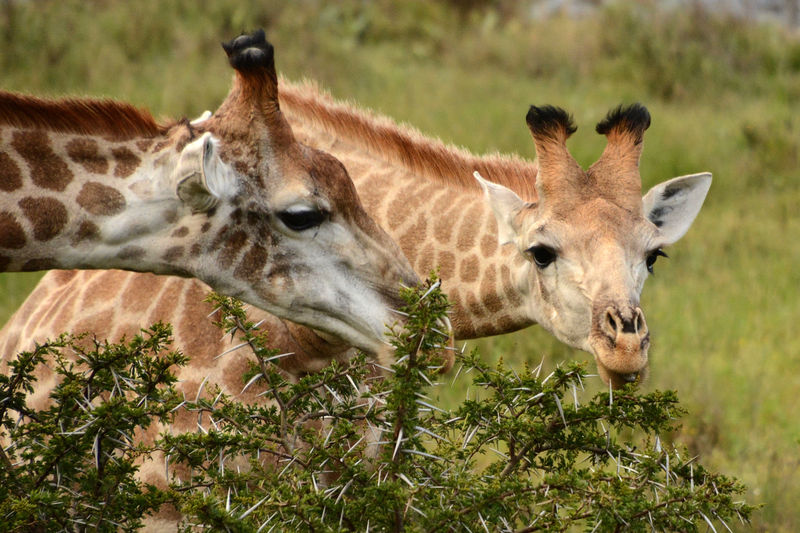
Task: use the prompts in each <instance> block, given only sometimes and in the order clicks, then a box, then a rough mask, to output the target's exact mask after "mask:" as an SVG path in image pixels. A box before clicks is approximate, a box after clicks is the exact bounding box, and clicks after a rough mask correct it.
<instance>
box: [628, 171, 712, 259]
mask: <svg viewBox="0 0 800 533" xmlns="http://www.w3.org/2000/svg"><path fill="white" fill-rule="evenodd" d="M709 187H711V174H710V173H708V172H703V173H701V174H691V175H689V176H680V177H678V178H673V179H671V180H667V181H665V182H663V183H659V184H658V185H656V186H655V187H653V188H652V189H650V190H649V191H648V192H647V194H645V195H644V198H642V206H643V209H644V216H646V217H647V219H648V220H650V222H652V223H653V224H655V225H656V226H657V227H658V229H659V232H660V233H661V238H662V240H663V245H667V244H672V243H674V242H675V241H677V240H678V239H680V238H681V237H683V236H684V234H685V233H686V232H687V231H688V230H689V226H691V225H692V222H694V219H695V217H696V216H697V213H699V212H700V208H701V207H702V206H703V201H704V200H705V199H706V194H708V189H709Z"/></svg>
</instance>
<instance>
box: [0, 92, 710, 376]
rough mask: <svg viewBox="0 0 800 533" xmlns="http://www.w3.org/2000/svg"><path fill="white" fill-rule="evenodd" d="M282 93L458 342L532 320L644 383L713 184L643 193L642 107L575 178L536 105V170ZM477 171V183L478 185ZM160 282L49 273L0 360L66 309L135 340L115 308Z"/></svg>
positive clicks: (544, 110) (531, 121) (300, 132)
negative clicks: (666, 305)
mask: <svg viewBox="0 0 800 533" xmlns="http://www.w3.org/2000/svg"><path fill="white" fill-rule="evenodd" d="M280 86H281V95H280V98H281V106H282V109H283V111H284V113H285V114H286V116H287V119H288V120H289V123H290V124H291V125H292V127H293V129H294V131H295V134H296V135H297V136H298V138H300V139H302V140H303V142H306V143H308V144H309V145H312V146H315V147H317V148H319V149H323V150H326V151H328V152H330V153H332V154H334V155H335V156H336V157H337V158H339V159H340V160H341V161H342V162H343V163H344V164H345V165H346V166H347V168H348V170H349V172H350V174H351V176H352V177H353V181H354V183H355V186H356V189H357V190H358V193H359V196H360V197H361V199H362V201H363V202H364V206H365V208H366V209H367V211H368V212H369V213H370V215H371V216H372V217H373V218H374V219H375V220H376V221H377V222H378V223H379V224H380V225H381V226H383V227H384V228H385V229H386V231H387V232H388V233H389V234H390V235H391V236H392V237H393V238H394V239H395V240H396V241H397V243H398V244H399V245H400V248H401V249H402V251H403V253H405V255H406V256H407V257H408V258H409V261H410V262H411V264H412V266H413V267H414V269H415V270H416V271H417V273H419V274H420V275H426V274H427V273H428V272H430V270H431V269H432V268H434V267H435V266H438V267H439V269H440V270H439V273H440V276H441V278H442V279H443V281H444V283H443V287H444V289H445V292H446V293H447V295H448V297H449V299H450V301H451V303H452V309H451V313H450V319H451V322H452V327H453V330H452V331H453V334H454V336H455V337H456V338H458V339H470V338H475V337H482V336H488V335H496V334H501V333H507V332H511V331H515V330H518V329H521V328H524V327H527V326H529V325H531V324H534V323H538V324H540V325H542V326H543V327H544V328H546V329H547V330H548V331H550V332H551V333H553V334H554V335H555V336H556V337H557V338H558V339H559V340H561V341H562V342H564V343H566V344H568V345H570V346H572V347H575V348H578V349H582V350H585V351H587V352H589V353H592V354H593V355H594V357H595V360H596V363H597V367H598V370H599V373H600V375H601V377H602V378H603V379H604V380H605V381H606V382H610V383H611V384H612V385H613V386H620V385H622V384H624V383H627V382H629V381H632V380H635V379H637V376H639V375H640V374H644V373H645V372H646V370H647V364H648V349H649V344H650V335H649V332H648V329H647V324H646V321H645V317H644V313H643V311H642V309H641V308H640V306H639V295H640V293H641V291H642V287H643V283H644V280H645V279H646V277H647V275H648V274H649V273H650V272H652V270H653V266H654V263H655V261H656V260H657V259H658V257H660V256H663V255H665V254H664V253H663V251H662V248H663V247H666V246H667V245H669V244H672V243H674V242H675V241H677V240H678V239H679V238H680V237H681V236H683V235H684V234H685V233H686V231H687V230H688V229H689V227H690V225H691V223H692V222H693V220H694V218H695V217H696V215H697V214H698V212H699V210H700V208H701V206H702V204H703V201H704V199H705V196H706V194H707V192H708V189H709V187H710V183H711V175H710V174H709V173H700V174H693V175H687V176H681V177H678V178H674V179H671V180H668V181H666V182H663V183H661V184H659V185H656V186H655V187H653V188H652V189H651V190H650V191H649V192H648V193H647V194H645V195H644V197H642V196H641V179H640V177H639V171H638V162H639V157H640V154H641V149H642V142H643V135H644V131H645V130H646V129H647V128H648V127H649V124H650V115H649V113H648V111H647V110H646V108H644V107H643V106H641V105H638V104H637V105H633V106H627V107H622V106H620V107H618V108H616V109H614V110H612V111H611V112H609V113H608V115H607V117H606V118H605V119H604V120H603V121H602V122H600V123H599V124H598V126H597V131H598V132H599V133H601V134H604V135H605V136H606V137H607V146H606V148H605V150H604V151H603V154H602V155H601V157H600V158H599V159H598V161H597V162H596V163H595V164H594V165H592V166H591V167H589V169H588V170H587V171H584V170H582V169H581V168H580V166H579V165H578V164H577V162H575V160H574V159H573V158H572V156H571V155H570V154H569V151H568V149H567V147H566V141H567V139H568V137H569V136H570V135H571V134H572V133H573V132H574V131H575V126H574V124H573V122H572V119H571V117H570V116H569V114H568V113H566V112H565V111H563V110H561V109H558V108H553V107H549V106H544V107H535V106H533V107H531V109H530V111H529V113H528V114H527V116H526V122H527V125H528V128H529V129H530V132H531V134H532V137H533V140H534V145H535V148H536V152H537V155H538V161H537V163H532V162H529V161H525V160H523V159H520V158H518V157H512V156H502V155H489V156H484V157H478V156H475V155H473V154H471V153H469V152H467V151H465V150H462V149H458V148H454V147H451V146H446V145H444V144H443V143H441V142H440V141H437V140H433V139H430V138H427V137H425V136H423V135H422V134H421V133H419V132H418V131H416V130H413V129H412V128H410V127H407V126H400V125H397V124H395V123H394V122H392V121H391V120H390V119H388V118H386V117H382V116H378V115H376V114H374V113H371V112H369V111H365V110H362V109H358V108H356V107H354V106H353V105H351V104H347V103H342V102H338V101H336V100H334V99H333V98H332V97H331V96H330V95H328V94H327V93H324V92H323V91H321V90H320V89H319V88H318V87H317V86H316V85H314V84H313V83H310V82H306V83H302V84H293V83H290V82H288V81H286V80H281V82H280ZM473 172H477V173H478V176H483V178H479V179H478V180H475V179H473V178H472V177H471V175H472V173H473ZM484 178H485V179H484ZM488 180H492V181H488ZM101 280H103V281H102V283H103V285H105V286H112V287H118V288H120V290H118V291H113V292H112V294H108V293H104V294H102V295H98V296H94V295H93V294H94V292H93V291H87V290H84V289H85V288H86V287H88V286H90V285H94V284H96V283H100V282H101ZM161 283H166V282H161V281H157V278H156V277H154V276H141V275H138V274H132V273H122V272H91V273H80V274H71V275H66V274H56V273H52V274H48V275H47V276H45V278H44V279H43V280H42V282H41V284H40V285H39V287H38V288H37V289H36V290H35V291H34V292H33V293H32V295H31V296H30V298H29V300H28V301H27V302H26V303H25V304H24V306H23V307H22V309H21V310H20V311H19V312H18V313H17V314H16V315H15V317H14V318H12V320H11V321H10V322H9V323H8V324H7V325H6V326H5V328H4V330H3V331H2V332H0V339H2V342H3V343H4V345H2V346H0V350H1V351H0V353H4V354H12V353H14V351H15V350H20V349H22V348H24V345H25V342H31V340H32V339H35V338H38V339H42V338H46V337H47V336H52V335H55V334H57V333H59V332H61V331H64V330H70V329H74V328H76V327H77V330H82V329H84V328H83V327H81V326H84V325H85V324H86V323H85V322H81V321H82V320H85V319H86V318H87V316H88V314H89V313H88V312H81V313H78V314H75V315H73V314H72V313H74V311H69V312H62V311H60V310H61V309H66V308H69V309H89V308H91V309H93V311H92V313H94V316H113V317H114V319H113V320H110V321H105V322H103V323H102V324H99V328H97V327H95V328H93V329H91V330H92V331H94V332H96V333H98V334H100V335H102V336H108V337H109V338H114V337H115V336H117V335H119V334H121V333H122V332H128V333H130V332H132V331H136V329H137V328H138V327H141V326H143V325H145V324H146V323H145V322H142V318H143V316H144V315H139V318H138V319H137V318H136V316H137V309H138V307H137V306H136V305H135V304H133V303H127V301H126V298H122V297H121V296H122V295H123V291H122V288H123V287H124V288H125V291H126V292H128V293H134V292H135V293H139V292H146V293H149V294H157V293H158V290H159V289H158V287H160V284H161ZM180 284H181V286H182V288H183V289H182V292H181V294H184V295H187V294H189V293H190V292H194V293H196V294H200V293H202V292H203V289H201V288H200V287H201V286H200V284H199V283H198V282H196V281H191V280H182V281H180ZM173 290H176V291H177V290H178V289H177V288H175V289H173ZM170 294H173V293H170ZM171 298H172V297H171ZM172 299H173V300H174V298H172ZM180 302H181V303H180V305H179V306H177V307H175V306H172V307H170V312H169V314H168V315H166V314H165V315H158V314H150V315H147V316H148V317H149V318H150V319H154V318H156V317H157V316H163V317H164V318H165V319H168V320H170V321H171V322H172V323H173V324H176V330H175V333H176V337H177V338H178V340H179V346H180V345H181V344H180V339H183V338H186V339H188V338H190V337H191V335H190V332H189V331H188V330H187V331H186V332H184V331H183V328H184V327H186V328H188V327H189V325H192V327H194V328H197V327H198V325H199V324H203V323H207V322H208V321H207V319H206V318H205V317H206V316H207V315H208V314H209V313H210V312H211V311H212V310H211V309H209V308H208V306H207V305H205V304H203V303H202V302H201V301H199V299H197V298H190V297H185V296H183V297H181V300H180ZM87 306H91V307H87ZM127 309H130V310H131V311H133V312H131V313H129V312H127ZM252 311H253V313H254V317H256V318H257V319H258V320H266V321H267V322H265V324H266V327H268V329H270V330H271V331H274V332H275V334H274V337H276V339H277V340H276V344H277V345H278V346H282V345H281V343H283V342H289V344H287V345H286V349H285V351H295V350H297V349H298V348H302V346H300V345H303V344H305V345H308V346H309V347H310V350H311V351H313V352H314V357H312V358H313V359H315V360H316V361H318V362H319V364H324V360H325V352H324V350H323V351H322V352H320V350H319V349H318V348H319V346H322V347H323V348H326V347H325V346H324V345H322V344H321V343H320V340H314V333H313V332H308V331H304V330H302V329H300V328H297V327H294V326H291V325H286V324H281V322H280V321H279V320H278V319H275V318H274V317H273V318H269V317H268V316H267V315H266V313H263V312H261V311H259V310H257V309H253V310H252ZM70 317H73V318H70ZM181 324H185V326H181ZM92 325H94V324H92ZM126 328H127V329H126ZM290 338H291V339H292V340H291V341H287V339H290ZM197 344H198V343H195V344H193V345H192V346H191V349H192V354H193V356H194V357H204V358H209V359H210V358H212V357H213V356H215V355H217V354H219V353H222V352H224V351H225V350H226V349H228V348H230V346H225V345H223V344H221V343H220V342H210V343H209V344H207V345H201V346H198V345H197ZM328 348H329V347H328ZM198 349H199V350H200V351H199V352H198V351H196V350H198ZM282 349H283V347H282ZM340 349H344V348H343V347H342V346H341V345H340V346H338V347H337V348H336V350H335V351H336V354H337V356H338V354H339V352H338V351H337V350H340ZM320 354H321V357H319V355H320ZM286 364H291V362H290V361H287V362H286ZM304 364H307V362H306V363H304ZM300 366H302V365H300ZM295 370H297V371H302V370H301V369H300V368H295Z"/></svg>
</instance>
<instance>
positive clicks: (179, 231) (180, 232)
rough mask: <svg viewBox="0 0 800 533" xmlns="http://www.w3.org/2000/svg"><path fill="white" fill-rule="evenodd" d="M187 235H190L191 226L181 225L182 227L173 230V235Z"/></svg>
mask: <svg viewBox="0 0 800 533" xmlns="http://www.w3.org/2000/svg"><path fill="white" fill-rule="evenodd" d="M187 235H189V228H187V227H186V226H181V227H180V228H178V229H176V230H175V231H173V232H172V235H171V237H179V238H180V237H186V236H187Z"/></svg>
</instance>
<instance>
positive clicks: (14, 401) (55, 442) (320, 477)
mask: <svg viewBox="0 0 800 533" xmlns="http://www.w3.org/2000/svg"><path fill="white" fill-rule="evenodd" d="M213 298H214V301H215V302H216V303H217V304H218V305H219V307H220V309H221V311H222V312H221V316H222V320H221V323H220V325H221V327H222V328H224V329H225V330H226V331H227V332H229V333H234V332H238V333H240V334H242V335H243V336H244V339H245V342H246V343H247V344H248V345H249V347H250V349H251V350H252V353H253V354H254V356H255V357H254V358H253V359H254V361H255V362H254V363H253V365H252V371H251V373H250V375H248V376H243V382H242V384H243V387H250V386H260V387H261V388H262V389H263V390H264V391H265V396H266V397H267V398H268V399H269V401H268V402H264V403H260V404H256V405H245V404H242V403H239V402H236V401H234V400H232V399H231V398H230V397H228V396H227V395H225V394H222V393H221V392H220V391H219V389H216V388H215V387H214V386H212V385H210V384H206V387H205V392H204V393H203V394H202V395H201V394H198V396H199V398H198V399H197V401H188V400H186V399H185V398H182V397H181V395H179V394H178V393H177V392H176V390H175V388H174V381H175V379H174V376H173V374H171V373H170V371H169V369H170V367H172V366H173V365H184V364H191V363H190V360H189V358H187V357H184V356H183V355H181V354H179V353H175V352H166V351H165V350H166V347H167V345H168V343H169V336H170V330H169V328H168V327H166V326H163V325H156V326H153V327H152V328H151V329H149V330H147V331H145V332H143V334H142V335H141V336H138V337H136V338H135V339H134V340H133V341H131V342H129V343H123V344H119V345H112V344H106V343H100V342H96V343H95V349H93V350H82V349H80V348H79V347H78V346H77V345H76V343H75V338H73V337H70V336H62V337H61V338H60V339H58V340H57V341H56V342H52V343H48V344H45V345H42V346H40V347H38V348H37V349H36V350H34V351H33V352H30V353H24V354H21V355H20V356H19V358H18V359H17V360H16V361H14V362H13V363H11V366H10V373H9V374H8V375H4V376H0V423H2V432H3V435H2V437H3V442H4V448H3V452H2V454H0V460H2V468H0V529H2V530H4V531H35V530H39V531H55V530H105V531H115V530H119V529H125V530H132V529H135V528H136V527H137V526H138V525H139V524H140V519H141V517H142V516H143V515H145V514H146V513H148V512H149V511H153V510H155V509H157V508H158V507H159V506H160V505H162V504H163V503H165V502H170V503H172V504H173V505H175V506H176V507H177V508H178V509H179V510H180V511H181V512H182V513H183V515H184V517H185V519H184V523H183V526H184V527H185V528H186V529H187V530H190V529H195V528H198V527H199V526H205V527H206V528H210V529H211V530H214V531H217V530H219V531H288V530H292V531H339V530H357V531H365V530H370V531H400V530H405V531H431V532H433V531H446V530H453V531H481V530H485V531H495V530H501V531H536V530H543V531H564V530H566V529H570V528H574V527H580V528H585V529H586V530H587V531H618V530H622V529H624V530H626V531H628V530H631V531H651V530H659V531H660V530H665V531H666V530H676V531H696V530H698V529H701V528H705V527H706V526H711V527H712V528H713V527H714V526H713V525H712V524H714V523H716V524H719V523H723V524H725V522H726V521H730V520H742V521H747V520H748V517H749V515H750V514H751V512H752V510H753V509H752V507H750V506H748V505H747V504H745V503H743V502H739V501H736V498H737V497H738V496H737V495H739V494H741V493H742V492H743V490H744V487H743V486H742V485H741V484H739V483H738V482H737V481H736V480H734V479H731V478H729V477H726V476H724V475H721V474H717V473H714V472H709V471H708V470H706V469H705V468H703V467H702V466H701V465H700V464H698V462H697V461H696V458H692V457H687V455H686V452H685V451H680V450H678V449H675V448H674V447H672V446H670V445H667V444H666V443H664V442H663V441H661V440H660V438H659V435H661V434H666V433H668V432H670V431H671V430H672V429H674V426H675V424H676V418H677V417H678V416H680V415H681V414H682V410H681V408H680V407H679V405H678V400H677V398H676V395H675V393H674V392H652V393H649V394H641V393H639V392H637V391H636V390H635V389H633V388H627V389H624V390H622V391H616V392H614V393H613V394H612V393H611V392H608V393H601V394H598V395H596V396H595V397H594V398H592V399H590V400H581V399H580V398H581V396H583V394H582V393H581V389H582V381H583V379H584V377H585V375H586V374H585V372H584V370H583V369H582V368H581V367H580V366H579V365H567V366H565V367H564V368H559V369H557V370H556V371H555V372H553V373H552V374H550V375H548V376H546V377H541V376H540V374H539V369H535V370H530V369H528V368H526V369H524V370H522V371H521V372H516V371H514V370H510V369H508V368H505V367H504V366H503V365H502V363H501V364H499V365H498V367H497V368H489V367H487V366H486V365H484V364H483V363H481V361H480V359H479V357H478V355H477V354H476V353H475V352H473V353H470V354H469V355H459V356H458V359H459V361H458V364H459V370H458V371H459V372H467V373H471V374H472V376H473V384H474V386H473V389H478V390H479V391H480V395H479V397H480V399H478V397H473V399H467V400H465V401H464V402H463V403H462V404H461V405H460V406H458V407H457V408H456V409H454V410H452V411H448V410H443V409H441V408H439V407H437V406H435V405H433V404H432V401H431V400H429V399H428V398H427V396H426V394H425V393H426V390H428V389H429V388H430V387H431V386H432V381H433V380H434V379H435V378H436V370H437V365H436V355H435V353H436V351H437V350H438V349H439V347H440V345H442V344H443V341H444V336H443V335H442V334H441V333H440V332H439V331H437V330H436V327H435V324H436V319H437V318H439V317H441V316H442V315H443V313H444V312H445V311H446V307H447V304H446V301H445V298H444V296H443V295H442V294H441V292H440V291H439V290H438V283H435V282H434V283H432V284H431V283H430V282H429V284H428V286H427V287H424V288H422V289H415V290H408V291H407V292H406V294H405V298H406V301H407V304H408V305H407V308H406V309H405V311H406V312H407V313H408V318H409V320H408V325H407V327H406V331H405V332H404V333H403V334H400V335H398V336H396V337H395V338H394V341H393V342H394V345H395V346H396V348H397V359H396V360H397V362H396V363H395V364H394V365H392V367H391V368H386V369H382V370H381V371H380V373H381V374H382V376H377V377H376V373H375V372H374V371H372V372H371V371H370V370H369V369H370V367H371V365H369V364H367V362H366V361H365V358H364V357H363V356H359V357H356V358H354V359H353V360H351V361H349V362H347V363H334V364H332V365H331V366H330V367H328V368H326V369H325V370H324V371H322V372H320V373H317V374H311V375H308V376H306V377H304V378H302V379H300V380H299V381H297V382H296V383H290V382H289V381H287V379H286V378H285V377H284V376H283V375H282V374H281V373H280V372H279V371H278V369H277V367H276V366H275V365H274V363H275V361H277V359H278V358H280V357H281V355H280V354H277V353H276V352H274V351H271V350H268V349H266V348H264V337H263V334H261V333H259V332H258V330H257V328H256V326H255V325H254V324H253V323H252V322H249V321H248V320H247V317H246V315H245V313H244V311H243V309H242V307H241V305H240V304H239V303H237V302H236V301H233V300H231V299H228V298H224V297H219V296H215V297H213ZM62 352H64V353H67V352H69V353H70V354H71V355H70V356H69V357H66V356H65V355H62ZM228 356H233V355H228ZM38 365H48V366H50V367H51V368H52V369H53V370H54V371H55V372H56V373H57V374H59V375H60V377H61V383H60V385H59V386H58V387H56V388H55V389H54V390H53V393H52V399H53V402H52V406H51V407H50V408H48V409H42V410H38V411H34V410H32V409H31V408H30V407H29V406H28V405H27V404H26V393H27V392H29V391H31V390H32V389H33V388H35V387H36V382H35V379H34V377H33V372H34V369H35V368H36V367H37V366H38ZM373 368H374V367H373ZM178 409H188V410H190V411H192V412H196V414H197V416H198V430H197V431H196V432H193V433H186V434H176V435H166V434H165V435H162V437H161V439H160V440H159V441H158V442H157V443H156V444H155V445H154V446H145V445H143V444H141V443H139V444H137V443H135V442H134V441H133V433H134V429H135V428H137V427H140V428H146V427H147V426H148V425H149V424H151V423H153V421H154V420H156V419H158V420H161V421H163V422H169V420H170V419H171V417H172V416H173V415H174V413H175V412H176V411H177V410H178ZM201 426H202V427H201ZM622 435H625V436H626V437H624V438H623V437H622ZM376 445H377V446H376ZM154 448H158V449H160V450H162V451H164V452H165V454H166V456H167V457H168V460H167V464H166V465H165V467H166V468H168V469H170V468H173V467H174V465H177V464H183V465H184V466H186V465H188V466H189V467H190V468H191V472H192V475H191V478H190V479H183V480H179V479H178V477H177V476H173V477H172V484H171V485H170V487H169V488H168V489H166V490H161V489H158V488H156V487H154V486H150V485H145V484H143V483H141V482H140V481H139V480H138V479H137V478H136V476H135V473H136V466H134V463H135V462H136V460H137V459H139V458H143V457H147V456H148V455H149V454H150V453H151V452H152V451H153V449H154ZM243 459H244V460H245V461H246V462H247V463H249V464H248V467H247V468H241V467H240V466H241V464H242V460H243ZM234 465H236V466H234ZM726 527H727V524H726Z"/></svg>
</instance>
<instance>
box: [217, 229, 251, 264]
mask: <svg viewBox="0 0 800 533" xmlns="http://www.w3.org/2000/svg"><path fill="white" fill-rule="evenodd" d="M246 243H247V233H245V232H244V231H241V230H240V231H236V232H234V234H233V235H231V236H230V237H229V238H228V239H227V240H226V241H225V245H224V246H223V247H222V251H221V252H220V253H219V265H220V267H222V268H229V267H230V266H231V265H232V264H233V261H234V260H235V259H236V258H237V257H238V255H239V252H240V251H241V249H242V247H244V245H245V244H246Z"/></svg>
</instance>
